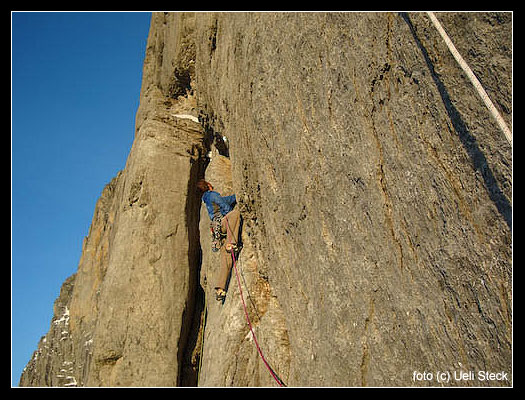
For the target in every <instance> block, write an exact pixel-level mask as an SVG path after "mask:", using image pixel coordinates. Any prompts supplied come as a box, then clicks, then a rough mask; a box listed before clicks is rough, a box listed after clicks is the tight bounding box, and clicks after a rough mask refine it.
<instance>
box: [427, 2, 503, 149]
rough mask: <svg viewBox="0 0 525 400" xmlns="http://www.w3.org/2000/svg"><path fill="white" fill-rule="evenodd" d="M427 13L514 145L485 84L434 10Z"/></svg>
mask: <svg viewBox="0 0 525 400" xmlns="http://www.w3.org/2000/svg"><path fill="white" fill-rule="evenodd" d="M427 14H428V16H429V17H430V20H431V21H432V23H433V24H434V26H435V27H436V29H437V30H438V32H439V34H440V35H441V37H442V38H443V40H444V41H445V43H446V44H447V47H448V49H449V50H450V52H451V53H452V55H453V56H454V58H455V59H456V61H457V62H458V64H459V65H460V67H461V68H462V69H463V71H464V72H465V73H466V74H467V76H468V78H469V79H470V82H472V84H473V85H474V87H475V88H476V90H477V91H478V94H479V95H480V97H481V98H482V100H483V102H484V103H485V105H486V106H487V108H488V109H489V111H490V113H491V114H492V116H493V117H494V118H495V119H496V122H497V123H498V125H499V127H500V128H501V130H502V131H503V133H504V134H505V137H506V138H507V140H508V141H509V143H510V145H511V146H512V133H511V131H510V129H509V128H508V126H507V124H506V123H505V121H504V120H503V118H502V117H501V115H500V113H499V112H498V110H497V109H496V107H495V106H494V104H493V103H492V101H491V100H490V98H489V96H488V94H487V92H486V91H485V89H483V86H481V83H480V81H479V80H478V78H476V75H474V73H473V72H472V70H471V69H470V67H469V66H468V65H467V63H466V62H465V60H464V59H463V57H461V54H459V52H458V50H457V49H456V47H455V46H454V44H453V43H452V41H451V40H450V38H449V37H448V35H447V33H446V32H445V30H444V29H443V27H442V26H441V24H440V23H439V21H438V19H437V18H436V16H435V15H434V13H433V12H427Z"/></svg>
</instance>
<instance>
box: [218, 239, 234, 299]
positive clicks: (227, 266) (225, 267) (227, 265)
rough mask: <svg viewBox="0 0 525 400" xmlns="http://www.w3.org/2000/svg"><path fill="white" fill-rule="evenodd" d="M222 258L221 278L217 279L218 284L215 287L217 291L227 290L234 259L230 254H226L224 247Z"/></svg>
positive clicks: (221, 251) (221, 253) (221, 252)
mask: <svg viewBox="0 0 525 400" xmlns="http://www.w3.org/2000/svg"><path fill="white" fill-rule="evenodd" d="M220 258H221V269H220V270H219V277H218V279H217V284H216V285H215V289H223V290H225V289H226V284H227V282H228V277H229V275H230V271H231V269H232V257H231V255H230V254H228V253H227V252H226V249H225V248H224V246H222V247H221V250H220Z"/></svg>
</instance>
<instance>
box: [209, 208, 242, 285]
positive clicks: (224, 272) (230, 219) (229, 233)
mask: <svg viewBox="0 0 525 400" xmlns="http://www.w3.org/2000/svg"><path fill="white" fill-rule="evenodd" d="M240 223H241V213H240V212H239V209H238V208H237V206H236V207H235V208H234V209H233V210H231V211H230V212H229V213H228V214H226V215H225V216H224V217H223V218H222V226H221V228H222V232H223V233H226V240H225V241H224V244H223V245H222V246H221V250H220V257H221V270H220V271H219V278H218V279H217V285H215V287H216V288H221V289H225V288H226V282H227V281H228V276H229V275H230V271H231V269H232V265H233V260H232V255H231V254H230V253H228V252H227V251H226V243H237V239H238V238H239V225H240Z"/></svg>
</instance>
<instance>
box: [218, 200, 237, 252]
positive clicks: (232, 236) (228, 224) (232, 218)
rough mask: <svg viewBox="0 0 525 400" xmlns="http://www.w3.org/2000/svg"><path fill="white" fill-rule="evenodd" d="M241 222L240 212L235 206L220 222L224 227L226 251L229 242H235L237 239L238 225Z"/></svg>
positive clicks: (228, 248) (228, 247)
mask: <svg viewBox="0 0 525 400" xmlns="http://www.w3.org/2000/svg"><path fill="white" fill-rule="evenodd" d="M240 223H241V213H240V211H239V208H238V207H237V206H236V207H235V208H234V209H233V210H231V211H230V212H229V213H228V214H226V215H225V216H224V218H223V219H222V224H223V226H224V228H225V229H226V251H230V249H231V246H228V245H229V244H230V243H231V244H237V241H238V239H239V225H240Z"/></svg>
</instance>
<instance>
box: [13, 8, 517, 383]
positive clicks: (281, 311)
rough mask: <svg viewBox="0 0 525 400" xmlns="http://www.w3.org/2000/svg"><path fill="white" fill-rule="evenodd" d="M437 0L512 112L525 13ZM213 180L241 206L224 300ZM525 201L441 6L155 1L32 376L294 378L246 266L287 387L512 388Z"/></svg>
mask: <svg viewBox="0 0 525 400" xmlns="http://www.w3.org/2000/svg"><path fill="white" fill-rule="evenodd" d="M437 16H438V18H439V19H440V21H441V23H442V24H443V26H444V28H445V29H446V31H447V33H448V34H449V35H450V37H451V39H452V40H453V42H454V44H455V45H456V47H457V48H458V50H459V52H460V53H461V54H462V55H463V57H464V58H465V60H466V61H467V62H468V63H469V65H470V67H471V68H472V69H473V71H474V73H475V74H476V75H477V77H478V78H479V80H480V81H481V83H482V84H483V86H484V88H485V90H486V91H487V93H488V94H489V96H490V97H491V98H492V101H493V102H494V103H495V105H496V107H497V109H498V110H499V112H500V113H501V114H502V115H503V118H504V119H505V121H506V123H507V124H508V125H509V127H510V128H511V129H512V97H511V93H512V90H511V88H512V82H511V77H512V71H511V67H512V40H511V38H512V32H511V27H512V15H511V14H510V13H437ZM199 178H205V179H207V180H209V181H210V182H212V184H213V185H214V187H215V189H216V190H218V191H219V192H221V194H224V195H227V194H232V193H235V194H236V195H237V200H238V206H239V207H240V210H241V212H242V216H243V229H242V240H243V245H244V247H243V250H242V252H241V253H240V257H239V260H238V265H237V267H238V270H237V271H238V276H237V275H236V274H235V271H234V272H232V277H231V280H230V284H229V288H228V293H227V297H226V300H225V302H224V304H221V303H219V302H217V301H216V300H215V298H214V291H213V287H214V280H215V277H216V274H217V272H218V268H219V259H218V253H213V252H211V242H210V237H209V236H210V235H209V218H208V215H207V213H206V210H205V209H204V207H201V201H200V198H199V196H198V193H197V192H196V191H195V183H196V181H197V180H198V179H199ZM511 202H512V148H511V146H510V145H509V143H508V142H507V141H506V139H505V137H504V135H503V134H502V132H501V131H500V130H499V128H498V125H497V124H496V122H495V121H494V120H493V119H492V117H491V116H490V114H489V112H488V111H487V109H486V107H485V106H484V104H483V102H482V101H481V100H480V98H479V96H478V95H477V93H476V91H475V90H474V89H473V87H472V84H471V83H470V82H469V81H468V79H467V78H466V76H465V74H464V73H463V72H462V71H461V69H460V68H459V67H458V65H457V63H456V61H455V60H454V58H453V57H452V55H451V54H450V52H449V51H448V49H447V47H446V46H445V44H444V42H443V40H442V38H441V37H440V36H439V34H438V33H437V31H436V30H435V28H434V27H433V26H432V24H431V23H430V21H429V19H428V17H427V16H426V14H424V13H399V14H398V13H154V14H153V16H152V21H151V27H150V33H149V37H148V43H147V49H146V57H145V61H144V69H143V81H142V89H141V95H140V106H139V109H138V110H137V115H136V128H135V140H134V143H133V146H132V149H131V151H130V154H129V157H128V160H127V163H126V166H125V168H124V169H123V171H121V172H120V173H119V174H118V175H117V176H116V177H115V178H114V179H113V180H112V181H111V182H110V183H109V184H108V185H107V186H106V188H105V189H104V191H103V193H102V195H101V197H100V199H99V200H98V202H97V205H96V207H95V212H94V216H93V221H92V224H91V228H90V231H89V234H88V236H87V237H86V239H85V241H84V244H83V249H82V256H81V259H80V262H79V266H78V270H77V272H76V274H74V275H73V276H72V277H70V278H68V279H67V280H66V282H65V283H64V285H63V287H62V290H61V292H60V296H59V298H58V299H57V300H56V302H55V306H54V317H53V319H52V321H51V326H50V330H49V332H48V333H47V335H46V336H44V337H43V338H42V339H41V340H40V342H39V344H38V348H37V350H36V351H35V353H34V354H33V356H32V358H31V360H30V361H29V363H28V364H27V366H26V368H25V370H24V372H23V374H22V377H21V379H20V385H21V386H195V385H198V386H276V385H277V382H276V380H275V379H274V378H273V377H272V374H271V373H270V371H269V370H268V368H267V367H266V365H265V363H264V362H263V360H262V358H261V357H260V355H259V353H258V351H257V348H256V345H255V341H254V338H253V337H252V335H251V332H250V330H249V327H248V324H247V322H246V318H245V314H244V310H243V305H242V302H241V299H240V291H239V285H238V282H240V283H241V288H242V291H243V296H244V300H245V303H246V307H247V311H248V315H249V319H250V322H251V324H252V326H253V329H254V332H255V333H256V335H257V336H256V340H257V343H258V344H259V346H260V348H261V350H262V352H263V353H264V357H265V359H266V360H267V362H268V364H269V365H270V367H271V369H272V370H273V372H274V374H275V375H276V376H278V377H279V378H280V379H281V380H282V381H283V382H284V383H285V384H286V385H288V386H430V385H432V386H441V385H443V386H508V385H511V384H512V375H511V372H512V369H511V368H512V307H511V306H512V287H511V285H512V241H511V238H512V237H511V229H512V203H511ZM237 278H238V279H237ZM429 371H431V372H432V374H433V375H432V376H431V377H429V376H428V375H426V376H423V373H424V372H429ZM437 371H441V372H447V373H449V375H448V376H449V377H450V378H451V379H449V380H448V381H445V382H444V381H443V379H441V380H438V376H437ZM461 371H464V372H466V373H468V372H471V371H473V372H474V379H455V378H457V377H458V376H457V375H455V374H454V372H456V373H457V374H458V373H460V372H461ZM479 371H482V372H493V373H494V374H495V375H493V376H494V380H486V379H485V380H484V379H480V378H482V376H478V375H477V374H478V372H479ZM496 373H500V374H499V375H496ZM418 374H420V375H418ZM466 377H467V376H465V378H466ZM424 378H425V379H424ZM426 378H428V379H426ZM497 378H498V379H497Z"/></svg>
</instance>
